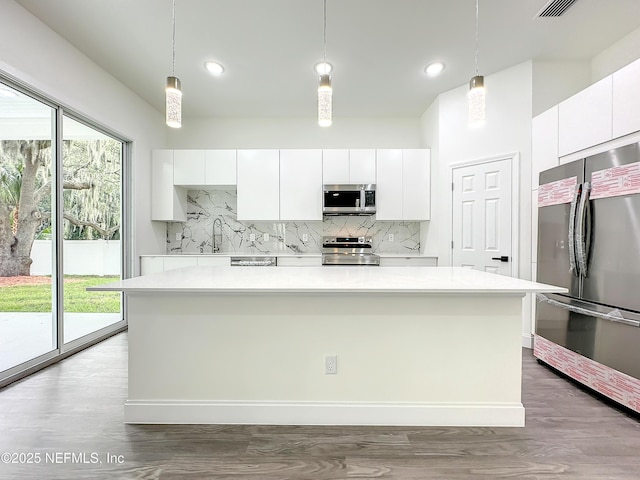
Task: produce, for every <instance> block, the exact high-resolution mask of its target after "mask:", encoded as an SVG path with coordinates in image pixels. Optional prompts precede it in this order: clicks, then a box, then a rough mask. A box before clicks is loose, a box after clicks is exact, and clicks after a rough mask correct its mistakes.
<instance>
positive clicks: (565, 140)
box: [558, 76, 613, 157]
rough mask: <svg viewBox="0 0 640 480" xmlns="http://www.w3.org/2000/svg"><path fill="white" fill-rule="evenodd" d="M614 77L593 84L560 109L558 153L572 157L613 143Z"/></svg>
mask: <svg viewBox="0 0 640 480" xmlns="http://www.w3.org/2000/svg"><path fill="white" fill-rule="evenodd" d="M612 83H613V82H612V78H611V76H609V77H607V78H604V79H602V80H600V81H599V82H596V83H594V84H593V85H591V86H590V87H588V88H585V89H584V90H582V91H581V92H579V93H577V94H575V95H574V96H572V97H571V98H569V99H567V100H565V101H564V102H561V103H560V105H559V112H558V114H559V123H558V131H559V133H558V135H559V138H558V153H559V155H560V156H561V157H562V156H563V155H567V154H569V153H573V152H577V151H579V150H583V149H585V148H589V147H592V146H594V145H598V144H600V143H604V142H606V141H608V140H611V138H612V137H611V136H612V129H611V118H612V103H613V93H612Z"/></svg>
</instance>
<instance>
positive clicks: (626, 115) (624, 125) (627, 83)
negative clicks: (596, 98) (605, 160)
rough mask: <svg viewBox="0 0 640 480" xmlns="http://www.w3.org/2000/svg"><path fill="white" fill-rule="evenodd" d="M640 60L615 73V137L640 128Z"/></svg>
mask: <svg viewBox="0 0 640 480" xmlns="http://www.w3.org/2000/svg"><path fill="white" fill-rule="evenodd" d="M638 85H640V60H636V61H635V62H633V63H631V64H629V65H627V66H626V67H624V68H622V69H620V70H618V71H617V72H616V73H614V74H613V138H617V137H621V136H623V135H628V134H629V133H633V132H637V131H639V130H640V95H638Z"/></svg>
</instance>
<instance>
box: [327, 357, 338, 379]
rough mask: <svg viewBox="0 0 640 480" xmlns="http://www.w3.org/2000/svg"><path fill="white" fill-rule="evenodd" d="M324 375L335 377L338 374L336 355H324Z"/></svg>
mask: <svg viewBox="0 0 640 480" xmlns="http://www.w3.org/2000/svg"><path fill="white" fill-rule="evenodd" d="M324 373H325V374H327V375H335V374H336V373H338V356H337V355H325V357H324Z"/></svg>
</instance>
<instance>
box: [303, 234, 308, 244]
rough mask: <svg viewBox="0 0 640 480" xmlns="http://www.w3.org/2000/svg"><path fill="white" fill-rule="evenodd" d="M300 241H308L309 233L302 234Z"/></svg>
mask: <svg viewBox="0 0 640 480" xmlns="http://www.w3.org/2000/svg"><path fill="white" fill-rule="evenodd" d="M302 241H303V242H305V243H307V242H308V241H309V235H307V234H306V233H303V234H302Z"/></svg>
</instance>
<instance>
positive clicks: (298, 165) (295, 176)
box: [280, 150, 322, 220]
mask: <svg viewBox="0 0 640 480" xmlns="http://www.w3.org/2000/svg"><path fill="white" fill-rule="evenodd" d="M280 220H322V150H280Z"/></svg>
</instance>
